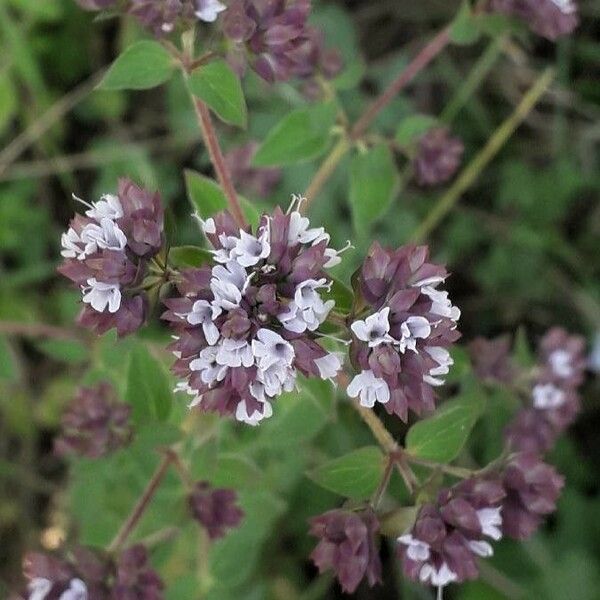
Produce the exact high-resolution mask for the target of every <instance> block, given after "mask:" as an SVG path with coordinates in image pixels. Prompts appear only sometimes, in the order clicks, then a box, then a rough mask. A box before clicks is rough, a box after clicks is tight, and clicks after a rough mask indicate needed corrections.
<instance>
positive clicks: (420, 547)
mask: <svg viewBox="0 0 600 600" xmlns="http://www.w3.org/2000/svg"><path fill="white" fill-rule="evenodd" d="M398 542H400V543H401V544H404V545H405V546H408V547H407V549H406V555H407V556H408V558H410V559H411V560H416V561H419V560H427V559H428V558H429V556H430V546H429V544H428V543H427V542H422V541H421V540H418V539H417V538H415V537H413V536H412V535H411V534H410V533H407V534H405V535H401V536H400V537H399V538H398Z"/></svg>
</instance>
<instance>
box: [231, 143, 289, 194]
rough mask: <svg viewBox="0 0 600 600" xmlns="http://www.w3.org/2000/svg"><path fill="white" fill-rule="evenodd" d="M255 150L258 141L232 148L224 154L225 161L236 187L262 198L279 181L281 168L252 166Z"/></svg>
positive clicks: (269, 192) (271, 190)
mask: <svg viewBox="0 0 600 600" xmlns="http://www.w3.org/2000/svg"><path fill="white" fill-rule="evenodd" d="M257 150H258V142H254V141H252V142H248V143H247V144H244V145H242V146H238V147H236V148H233V149H231V150H230V151H229V152H228V153H227V154H226V155H225V163H226V164H227V167H228V168H229V173H230V174H231V179H232V180H233V183H234V185H235V186H236V187H239V188H240V189H242V190H244V189H245V190H248V191H250V192H251V193H253V194H255V195H256V196H257V197H259V198H264V197H265V196H269V195H270V194H271V192H273V190H274V188H275V187H276V186H277V184H278V183H279V181H280V179H281V169H279V168H278V167H270V168H260V167H253V166H252V159H253V158H254V155H255V154H256V151H257Z"/></svg>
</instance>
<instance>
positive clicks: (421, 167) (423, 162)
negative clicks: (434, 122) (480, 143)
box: [412, 127, 465, 186]
mask: <svg viewBox="0 0 600 600" xmlns="http://www.w3.org/2000/svg"><path fill="white" fill-rule="evenodd" d="M464 150H465V148H464V145H463V143H462V141H461V140H460V139H459V138H457V137H454V136H451V135H450V132H449V131H448V129H447V128H445V127H437V128H434V129H431V130H430V131H428V132H427V133H426V134H425V135H423V136H422V137H421V139H420V140H419V142H418V144H417V151H416V155H415V158H414V160H413V163H412V165H413V170H414V174H415V177H416V179H417V183H418V184H419V185H421V186H436V185H440V184H442V183H445V182H446V181H448V180H450V179H452V177H453V176H454V174H455V173H456V171H457V170H458V168H459V167H460V163H461V161H462V156H463V153H464Z"/></svg>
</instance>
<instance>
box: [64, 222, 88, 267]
mask: <svg viewBox="0 0 600 600" xmlns="http://www.w3.org/2000/svg"><path fill="white" fill-rule="evenodd" d="M60 243H61V245H62V247H63V249H62V250H61V251H60V254H61V256H64V257H65V258H77V259H79V260H83V259H84V258H85V257H86V252H85V248H83V247H82V246H83V245H84V242H83V240H82V239H81V237H79V234H78V233H77V232H76V231H75V230H74V229H73V228H72V227H69V229H68V231H67V232H66V233H63V234H62V235H61V236H60Z"/></svg>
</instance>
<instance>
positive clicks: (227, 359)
mask: <svg viewBox="0 0 600 600" xmlns="http://www.w3.org/2000/svg"><path fill="white" fill-rule="evenodd" d="M213 347H214V348H216V350H217V354H216V360H217V363H218V364H219V365H224V366H227V367H232V368H237V367H252V366H253V365H254V355H253V354H252V346H251V345H250V344H249V343H248V342H247V341H246V340H234V339H231V338H225V339H224V340H223V341H222V342H221V344H219V345H218V346H213Z"/></svg>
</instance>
